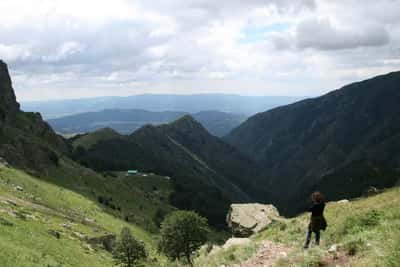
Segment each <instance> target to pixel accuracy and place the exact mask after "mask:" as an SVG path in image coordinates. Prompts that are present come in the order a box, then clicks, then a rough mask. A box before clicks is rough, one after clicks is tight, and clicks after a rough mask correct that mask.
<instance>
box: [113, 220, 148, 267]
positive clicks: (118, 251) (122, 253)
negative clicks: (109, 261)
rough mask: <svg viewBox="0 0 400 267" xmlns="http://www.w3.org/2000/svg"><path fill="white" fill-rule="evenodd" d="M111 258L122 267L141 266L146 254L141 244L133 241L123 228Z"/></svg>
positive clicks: (135, 240)
mask: <svg viewBox="0 0 400 267" xmlns="http://www.w3.org/2000/svg"><path fill="white" fill-rule="evenodd" d="M113 257H114V259H115V260H116V261H117V262H118V263H119V264H122V266H124V267H133V266H141V263H142V262H143V260H144V259H146V258H147V252H146V249H145V247H144V244H143V242H141V241H139V240H137V239H135V238H134V237H133V236H132V234H131V231H130V230H129V228H127V227H123V228H122V230H121V235H120V238H119V240H117V242H116V244H115V246H114V249H113Z"/></svg>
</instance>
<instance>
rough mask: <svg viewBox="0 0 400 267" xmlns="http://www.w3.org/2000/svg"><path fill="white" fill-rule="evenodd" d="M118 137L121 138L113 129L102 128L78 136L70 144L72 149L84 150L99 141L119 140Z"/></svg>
mask: <svg viewBox="0 0 400 267" xmlns="http://www.w3.org/2000/svg"><path fill="white" fill-rule="evenodd" d="M119 137H122V136H121V135H120V134H119V133H117V132H116V131H114V130H113V129H111V128H104V129H99V130H97V131H95V132H92V133H90V134H86V135H82V136H80V137H79V138H77V139H76V140H74V141H73V142H72V145H73V147H74V148H77V147H79V146H81V147H83V148H85V149H89V148H90V147H91V146H93V145H95V144H96V143H98V142H100V141H103V140H109V139H112V138H119Z"/></svg>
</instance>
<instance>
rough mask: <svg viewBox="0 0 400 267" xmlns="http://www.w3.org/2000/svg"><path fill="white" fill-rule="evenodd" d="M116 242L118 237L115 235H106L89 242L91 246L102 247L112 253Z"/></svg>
mask: <svg viewBox="0 0 400 267" xmlns="http://www.w3.org/2000/svg"><path fill="white" fill-rule="evenodd" d="M115 240H116V236H115V235H114V234H106V235H103V236H98V237H92V238H89V239H88V240H87V242H88V243H89V244H90V245H97V246H99V245H102V246H103V247H104V249H105V250H107V251H110V252H111V251H112V248H113V246H114V243H115Z"/></svg>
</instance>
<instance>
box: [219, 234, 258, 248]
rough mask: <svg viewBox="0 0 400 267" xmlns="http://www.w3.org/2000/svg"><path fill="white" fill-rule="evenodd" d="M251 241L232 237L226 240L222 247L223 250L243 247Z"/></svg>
mask: <svg viewBox="0 0 400 267" xmlns="http://www.w3.org/2000/svg"><path fill="white" fill-rule="evenodd" d="M250 242H251V240H250V239H249V238H238V237H232V238H229V239H228V240H226V242H225V244H224V245H223V246H222V248H223V249H228V248H230V247H232V246H243V245H248V244H250Z"/></svg>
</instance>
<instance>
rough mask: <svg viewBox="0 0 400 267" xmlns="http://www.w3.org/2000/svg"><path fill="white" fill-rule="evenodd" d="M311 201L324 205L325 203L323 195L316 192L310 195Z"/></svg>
mask: <svg viewBox="0 0 400 267" xmlns="http://www.w3.org/2000/svg"><path fill="white" fill-rule="evenodd" d="M311 199H312V201H313V202H315V203H324V202H325V197H324V195H323V194H322V193H321V192H318V191H317V192H314V193H312V194H311Z"/></svg>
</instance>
